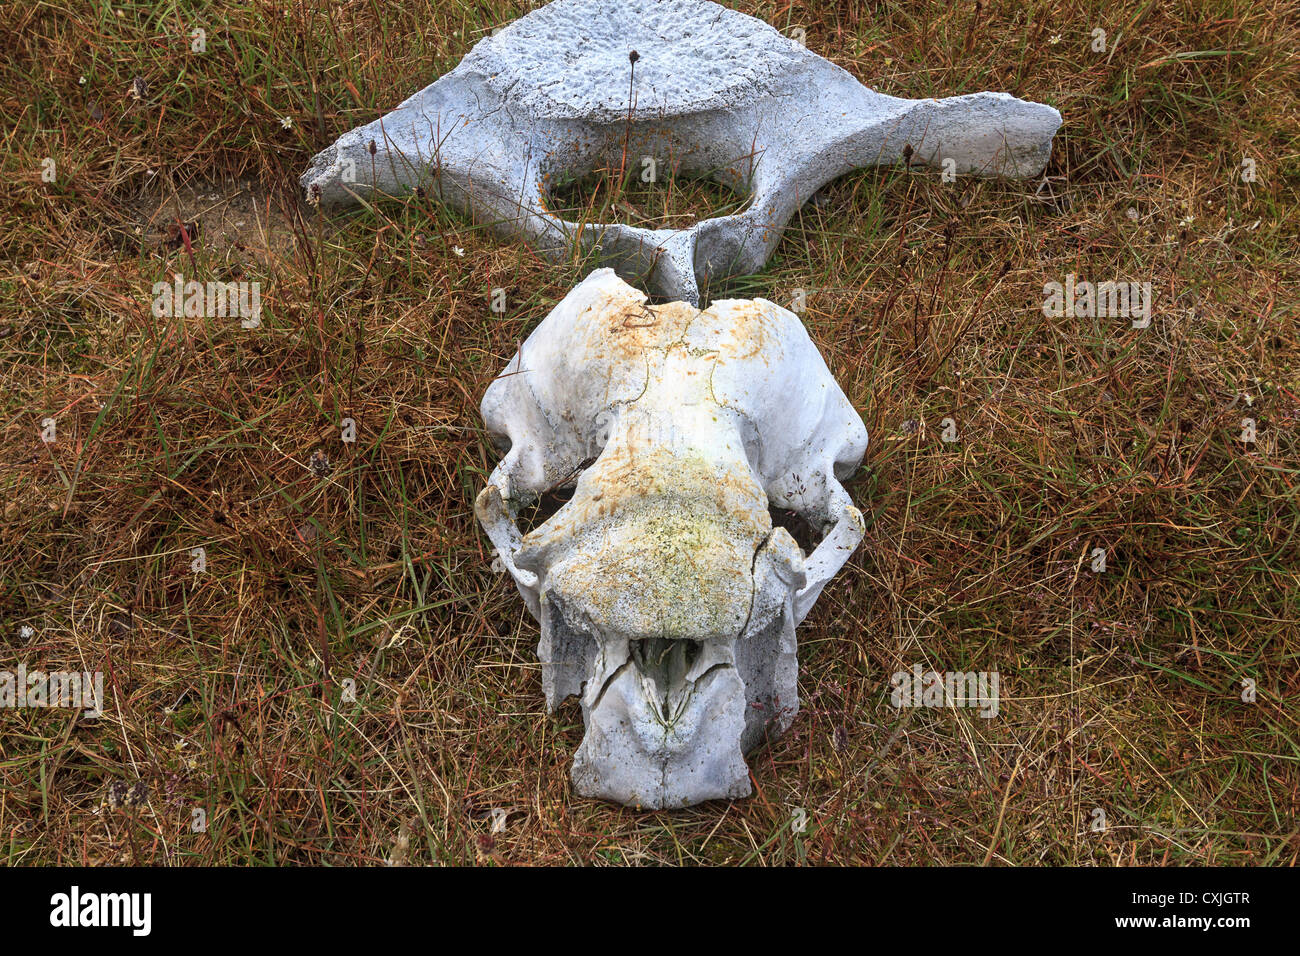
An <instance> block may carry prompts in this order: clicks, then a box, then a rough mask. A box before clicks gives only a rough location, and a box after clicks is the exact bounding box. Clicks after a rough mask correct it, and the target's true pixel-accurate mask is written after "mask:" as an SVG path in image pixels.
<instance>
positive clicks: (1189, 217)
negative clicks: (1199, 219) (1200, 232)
mask: <svg viewBox="0 0 1300 956" xmlns="http://www.w3.org/2000/svg"><path fill="white" fill-rule="evenodd" d="M1195 219H1196V217H1195V216H1193V215H1192V214H1191V213H1188V214H1187V215H1186V216H1184V217H1183V218H1182V219H1179V220H1178V225H1180V226H1190V225H1191V224H1192V223H1193V222H1194V221H1195Z"/></svg>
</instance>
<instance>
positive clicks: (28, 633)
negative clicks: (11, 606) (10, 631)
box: [18, 624, 36, 641]
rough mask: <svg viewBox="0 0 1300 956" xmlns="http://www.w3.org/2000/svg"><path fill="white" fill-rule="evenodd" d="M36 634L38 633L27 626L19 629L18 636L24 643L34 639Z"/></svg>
mask: <svg viewBox="0 0 1300 956" xmlns="http://www.w3.org/2000/svg"><path fill="white" fill-rule="evenodd" d="M35 633H36V632H35V631H33V630H32V629H31V628H30V627H28V626H27V625H26V624H24V625H23V626H22V627H20V628H18V636H19V637H21V638H22V639H23V640H24V641H26V640H30V639H31V638H32V635H34V634H35Z"/></svg>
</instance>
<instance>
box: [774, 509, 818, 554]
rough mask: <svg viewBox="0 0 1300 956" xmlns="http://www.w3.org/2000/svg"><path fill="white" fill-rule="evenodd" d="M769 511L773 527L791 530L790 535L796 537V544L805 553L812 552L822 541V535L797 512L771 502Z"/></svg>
mask: <svg viewBox="0 0 1300 956" xmlns="http://www.w3.org/2000/svg"><path fill="white" fill-rule="evenodd" d="M767 513H768V515H769V516H770V517H771V519H772V527H773V528H784V529H785V530H786V531H788V532H790V537H792V538H794V541H795V544H797V545H799V549H800V550H801V551H803V553H804V554H812V552H813V550H814V549H815V548H816V547H817V545H818V544H820V543H821V539H822V535H820V534H817V532H815V531H814V530H813V529H812V527H811V526H810V525H809V524H808V522H807V521H804V520H803V518H801V517H800V516H799V515H798V513H797V512H794V511H789V510H787V509H785V508H777V507H776V506H774V505H773V504H772V503H771V502H768V505H767Z"/></svg>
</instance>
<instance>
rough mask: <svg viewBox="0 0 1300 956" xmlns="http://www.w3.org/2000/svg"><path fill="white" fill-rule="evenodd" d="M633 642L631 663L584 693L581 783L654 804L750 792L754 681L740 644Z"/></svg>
mask: <svg viewBox="0 0 1300 956" xmlns="http://www.w3.org/2000/svg"><path fill="white" fill-rule="evenodd" d="M632 643H633V647H632V649H631V650H630V651H629V653H628V656H627V659H626V662H625V663H623V664H621V665H619V666H618V667H617V668H616V669H615V670H614V672H613V673H612V674H609V675H608V676H606V677H605V679H604V680H603V681H600V682H599V683H598V682H596V681H592V682H591V684H589V685H588V686H589V688H591V687H592V686H593V685H594V689H592V690H589V693H588V694H587V695H585V696H584V698H583V703H582V709H583V718H584V722H585V724H586V728H587V732H586V735H585V736H584V737H583V740H582V744H581V746H580V747H579V748H578V752H577V754H576V755H575V757H574V761H573V784H574V787H575V789H576V790H577V792H578V793H580V794H581V795H583V796H585V797H595V798H598V799H605V800H615V801H618V802H619V803H624V804H627V805H630V806H637V807H642V808H645V809H661V808H673V807H684V806H689V805H691V804H695V803H699V802H701V801H703V800H719V799H734V798H736V797H744V796H748V795H749V793H750V784H749V771H748V769H747V767H746V765H745V760H744V756H743V754H742V753H741V735H742V732H743V731H744V728H745V685H744V682H743V681H742V680H741V679H740V676H739V674H738V673H737V671H736V668H735V667H734V666H733V665H732V661H731V652H730V648H729V647H726V646H724V645H722V644H720V643H719V642H712V641H710V642H705V643H703V644H699V645H694V646H693V647H690V648H687V647H686V646H685V645H687V644H694V642H686V641H662V640H651V641H637V642H632ZM637 645H640V646H637ZM620 656H621V655H620Z"/></svg>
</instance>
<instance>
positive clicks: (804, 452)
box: [477, 269, 867, 807]
mask: <svg viewBox="0 0 1300 956" xmlns="http://www.w3.org/2000/svg"><path fill="white" fill-rule="evenodd" d="M482 410H483V416H484V419H485V421H486V423H487V427H488V431H489V433H490V434H491V435H492V436H493V439H494V441H496V442H497V443H498V444H499V445H501V446H502V447H504V448H505V449H506V454H505V457H504V459H503V460H502V461H501V463H500V464H499V465H498V466H497V468H496V469H495V470H494V471H493V474H492V477H491V479H490V483H489V486H488V487H487V488H486V489H485V490H484V491H483V493H482V494H481V495H480V496H479V500H478V507H477V510H478V514H479V518H480V520H481V521H482V523H483V525H484V527H485V529H486V530H487V532H488V534H489V536H490V538H491V539H492V541H493V543H494V544H495V545H496V546H497V550H498V554H499V555H500V558H501V561H502V563H503V564H504V565H505V567H506V569H507V570H508V571H509V572H510V573H511V575H512V576H513V577H514V579H515V581H516V583H517V584H518V586H519V589H520V592H521V594H522V595H523V596H524V599H525V601H526V602H527V604H528V607H529V610H530V611H531V612H532V613H533V615H534V616H535V617H536V618H537V619H538V621H539V622H540V624H541V630H542V636H541V642H540V644H539V647H538V653H539V656H540V657H541V660H542V684H543V690H544V692H545V694H546V698H547V704H548V706H550V707H551V708H552V709H554V708H555V707H557V706H558V705H559V703H560V702H561V701H562V700H563V699H564V698H565V697H567V696H570V695H580V696H581V698H582V706H583V716H584V722H585V724H586V734H585V737H584V739H583V742H582V744H581V746H580V747H579V750H578V753H577V755H576V757H575V760H574V768H573V779H574V783H575V786H576V787H577V790H578V791H579V792H580V793H582V794H584V795H587V796H596V797H604V798H607V799H612V800H617V801H619V802H622V803H626V804H629V805H638V806H643V807H663V806H685V805H688V804H692V803H696V802H699V801H701V800H707V799H712V798H722V797H737V796H744V795H747V794H748V793H749V789H750V785H749V777H748V771H747V769H746V766H745V762H744V757H743V755H744V753H745V752H746V751H748V750H749V749H751V748H753V747H754V746H756V745H757V744H759V743H761V742H762V740H763V739H764V737H765V735H766V734H769V733H779V732H780V731H782V730H784V729H785V728H786V727H787V726H789V723H790V721H791V720H792V719H793V716H794V713H795V710H796V709H797V707H798V695H797V690H796V673H797V672H796V664H795V634H794V628H795V625H796V624H798V623H799V621H800V620H802V618H803V616H804V615H806V614H807V612H808V610H809V609H810V608H811V607H812V604H813V602H814V601H815V600H816V599H817V596H818V594H820V592H821V589H822V587H823V586H824V585H825V583H826V582H827V580H829V579H830V577H831V576H833V575H834V574H835V572H836V571H838V569H839V568H840V566H841V565H842V564H843V563H844V561H845V560H846V559H847V558H848V556H849V554H850V553H851V552H852V551H853V549H854V548H855V547H856V546H857V543H858V541H859V540H860V539H861V536H862V519H861V515H860V514H859V513H858V511H857V510H856V509H855V508H854V507H853V505H852V503H851V501H850V499H849V496H848V494H847V492H845V490H844V489H843V488H842V487H841V485H840V483H839V482H840V479H843V478H845V477H847V476H848V475H849V474H851V473H852V472H853V471H854V470H855V469H856V467H857V465H858V463H859V462H860V461H861V459H862V456H863V454H864V453H865V450H866V445H867V433H866V428H865V427H864V426H863V424H862V420H861V418H860V417H859V416H858V414H857V412H856V411H854V409H853V407H852V405H851V404H850V403H849V401H848V399H847V398H846V397H845V396H844V393H843V392H842V391H841V390H840V388H839V386H838V385H837V384H836V383H835V380H834V379H833V378H832V377H831V374H830V372H829V370H828V369H827V368H826V364H825V362H824V361H823V360H822V358H821V355H820V354H819V353H818V352H817V349H816V347H815V346H814V345H813V343H812V341H811V340H810V339H809V337H808V334H807V332H806V331H805V330H804V328H803V325H802V324H801V323H800V321H799V320H798V318H796V317H795V316H794V315H793V314H791V313H790V312H787V311H786V310H784V309H782V308H780V307H778V306H776V305H774V304H773V303H771V302H768V301H766V300H763V299H756V300H753V301H739V300H725V301H719V302H715V303H714V304H713V305H712V306H710V307H709V308H708V309H706V310H704V311H699V310H697V309H695V308H694V307H692V306H690V305H688V304H685V303H680V302H678V303H671V304H668V305H659V306H651V305H648V304H647V300H646V296H645V295H644V294H642V293H640V292H638V291H636V290H635V289H633V288H631V287H630V286H628V285H627V284H625V283H624V282H623V281H622V280H620V279H619V278H618V277H617V276H616V275H615V274H614V273H613V272H612V271H611V270H609V269H601V270H597V271H595V272H593V273H592V274H591V275H590V276H588V278H587V279H586V280H585V281H584V282H582V283H581V284H580V285H578V286H577V287H576V288H575V289H574V290H573V291H572V292H571V293H570V294H569V295H568V296H566V297H565V299H564V300H563V301H562V302H561V303H560V304H559V305H558V306H557V307H556V308H555V309H554V311H552V312H551V314H550V315H548V316H547V317H546V319H544V320H543V321H542V323H541V324H540V325H539V326H538V327H537V329H536V330H535V331H534V332H533V334H532V335H531V336H530V337H529V338H528V340H527V341H526V342H525V343H524V345H523V346H522V348H521V349H520V351H519V352H518V353H517V354H516V355H515V357H514V358H513V359H512V360H511V362H510V363H509V365H508V366H507V367H506V369H505V371H504V372H503V373H502V375H501V376H500V377H498V378H497V379H496V380H495V381H494V382H493V383H492V385H491V386H490V387H489V388H488V390H487V393H486V395H485V396H484V398H483V407H482ZM566 486H571V487H572V488H573V496H572V498H571V499H570V500H569V501H568V502H566V503H565V504H564V505H563V506H562V507H561V508H560V509H559V510H558V511H557V512H556V513H555V514H554V515H553V516H552V517H551V518H550V520H548V521H546V522H545V523H544V524H542V525H541V526H539V527H538V528H536V529H534V530H533V531H531V532H530V533H528V534H527V535H523V534H521V532H520V531H519V529H518V527H517V525H516V523H515V515H516V513H517V512H518V510H519V509H520V508H521V507H522V506H524V505H526V504H528V503H530V502H532V501H535V500H536V499H537V497H538V496H539V495H540V494H541V493H542V492H544V491H546V490H549V489H554V488H559V487H566ZM769 504H770V505H773V506H775V507H778V508H784V509H790V510H792V511H794V512H796V513H797V514H799V515H800V516H801V517H803V518H804V519H805V520H806V521H807V522H808V524H809V525H810V526H811V527H812V529H813V530H814V531H816V532H820V533H822V534H823V535H824V537H823V538H822V541H821V543H820V544H819V545H818V546H817V548H816V549H815V550H814V552H813V553H812V554H810V555H808V556H806V557H805V555H804V554H803V552H802V551H801V550H800V549H799V547H798V545H796V543H795V541H794V539H793V538H792V537H791V536H790V535H789V533H788V532H786V531H785V529H783V528H779V527H778V528H774V527H773V525H772V521H771V517H770V513H769Z"/></svg>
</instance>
